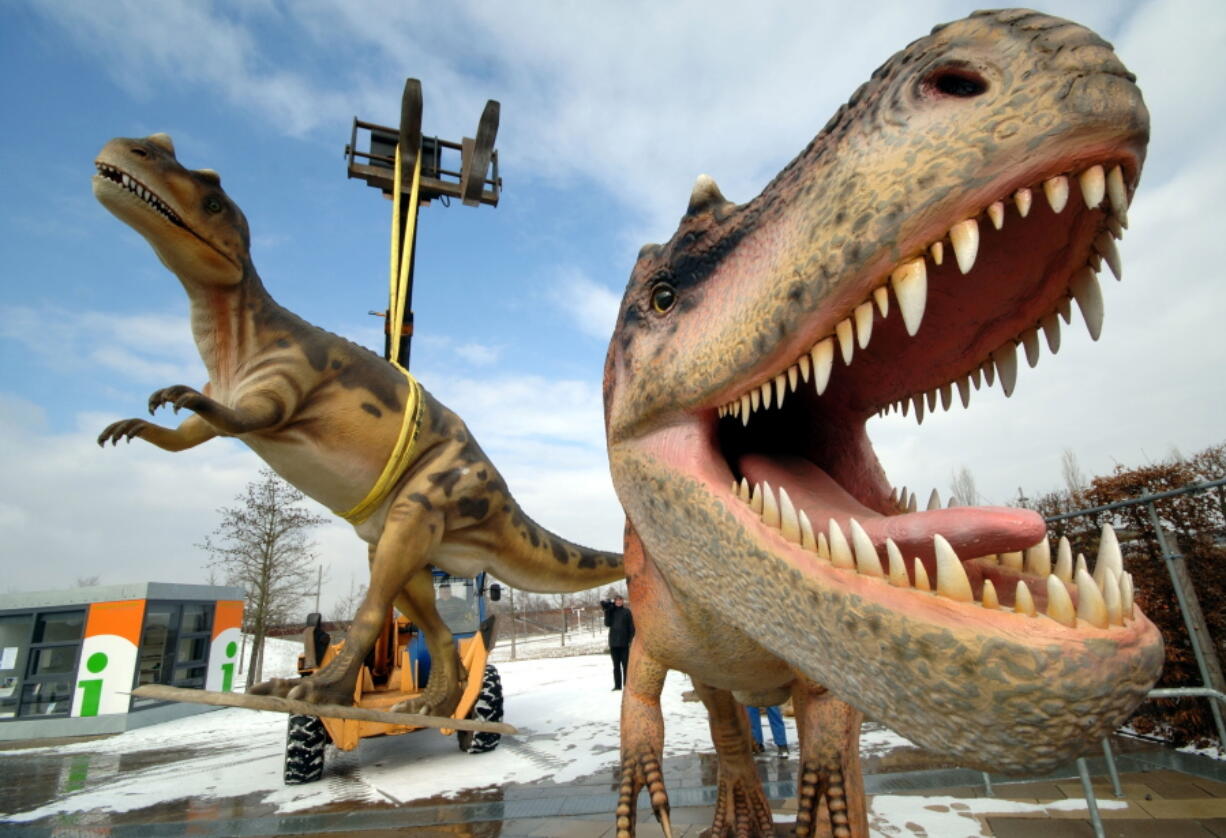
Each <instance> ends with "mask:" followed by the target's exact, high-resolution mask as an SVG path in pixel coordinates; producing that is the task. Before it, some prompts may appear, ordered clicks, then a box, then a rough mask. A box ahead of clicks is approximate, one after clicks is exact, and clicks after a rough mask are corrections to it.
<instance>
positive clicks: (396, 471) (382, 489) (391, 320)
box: [336, 143, 422, 526]
mask: <svg viewBox="0 0 1226 838" xmlns="http://www.w3.org/2000/svg"><path fill="white" fill-rule="evenodd" d="M400 173H401V168H400V145H399V143H398V144H397V145H396V166H395V174H394V179H393V181H392V182H393V183H394V184H395V189H394V190H393V192H392V254H391V260H390V261H391V270H390V279H389V288H388V307H387V330H388V336H389V340H388V346H389V347H390V349H389V352H388V354H389V355H390V357H389V358H388V360H389V361H391V363H392V366H394V367H395V368H396V369H398V370H400V372H402V373H404V377H405V378H406V379H408V382H409V392H408V397H407V399H406V401H405V405H404V420H403V421H402V422H401V425H400V436H399V437H398V438H397V439H396V447H394V448H393V449H392V453H391V456H390V457H388V459H387V464H386V465H384V466H383V473H382V474H380V475H379V479H378V480H376V481H375V485H374V486H372V487H371V489H370V491H369V492H367V493H366V497H364V498H362V500H361V501H360V502H359V503H358V504H357V505H356V506H354V507H353V508H352V509H350V510H348V511H347V512H337V513H336V514H338V515H340V516H341V517H342V518H344V519H345V520H346V521H348V522H349V523H351V524H353V525H354V526H356V525H358V524H360V523H362V522H363V521H365V520H366V519H367V518H369V517H370V516H371V515H373V514H374V512H375V510H376V509H378V508H379V507H380V506H381V505H382V504H383V502H384V501H385V500H387V496H388V495H389V494H390V493H391V491H392V488H393V487H394V486H395V485H396V483H397V481H399V480H400V477H401V476H402V475H403V474H404V472H405V469H407V468H408V466H409V461H410V459H411V458H412V456H413V443H414V442H416V441H417V431H418V428H419V427H420V426H421V404H422V399H421V385H420V384H418V383H417V379H416V378H414V377H413V374H412V373H410V372H409V371H408V370H406V369H405V368H404V367H402V366H401V365H400V333H401V330H402V329H403V326H404V297H405V295H404V288H405V286H406V285H407V284H408V281H409V265H410V263H411V262H412V261H413V233H414V230H415V228H416V227H417V196H418V190H419V188H420V186H421V150H420V149H418V153H417V156H416V159H415V161H414V163H413V185H412V187H411V188H410V190H409V213H408V216H409V217H408V221H407V223H406V224H405V231H404V239H403V241H402V240H401V236H400Z"/></svg>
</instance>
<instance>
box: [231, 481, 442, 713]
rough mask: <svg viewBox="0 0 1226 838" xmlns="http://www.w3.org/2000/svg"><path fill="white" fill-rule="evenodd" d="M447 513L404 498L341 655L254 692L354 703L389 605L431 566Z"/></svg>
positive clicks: (388, 525) (392, 515)
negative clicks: (311, 672)
mask: <svg viewBox="0 0 1226 838" xmlns="http://www.w3.org/2000/svg"><path fill="white" fill-rule="evenodd" d="M443 526H444V522H443V516H442V513H441V512H439V511H438V510H437V509H433V508H431V509H427V508H426V506H425V505H424V504H421V503H418V502H417V501H415V500H412V499H411V498H407V497H398V498H397V499H396V500H395V501H394V502H393V504H392V507H391V509H389V510H388V513H387V521H386V522H385V523H384V525H383V532H382V534H381V535H380V536H379V542H378V544H376V545H375V547H374V550H373V553H372V556H373V559H372V561H371V567H370V586H369V587H368V588H367V589H366V596H365V597H364V598H363V600H362V605H361V606H360V607H359V608H358V613H357V615H356V616H355V617H354V620H353V623H352V624H351V625H350V626H349V631H348V632H347V633H346V634H345V643H344V645H343V646H342V647H341V651H340V654H338V655H337V656H336V657H335V658H333V659H332V661H331V662H330V663H329V664H328V665H327V666H325V667H324V668H323V669H321V670H319V671H318V672H316V673H315V674H314V675H310V676H307V677H306V678H300V679H283V678H274V679H272V680H270V681H265V682H264V683H262V684H257V685H255V686H254V687H252V688H251V689H250V690H248V692H251V693H254V694H257V695H261V694H272V695H281V696H288V697H289V698H294V699H298V700H300V701H311V702H315V703H317V704H352V703H353V689H354V685H355V684H356V683H357V678H358V674H359V673H360V672H361V670H362V664H363V663H364V662H365V660H366V655H367V653H368V652H369V651H370V649H371V647H372V646H373V645H374V643H375V641H376V640H377V639H378V637H379V632H380V631H381V630H382V628H383V622H384V620H385V619H387V612H388V609H389V608H391V607H392V602H393V600H395V599H396V598H397V597H398V596H400V595H401V594H402V593H403V592H404V589H405V588H406V586H408V584H409V580H410V579H412V578H413V576H414V575H415V574H417V573H418V572H419V571H421V570H422V569H423V568H424V567H425V566H426V560H427V557H428V556H429V554H430V551H431V550H433V549H434V548H435V547H437V546H438V543H439V542H440V541H441V540H442V535H443Z"/></svg>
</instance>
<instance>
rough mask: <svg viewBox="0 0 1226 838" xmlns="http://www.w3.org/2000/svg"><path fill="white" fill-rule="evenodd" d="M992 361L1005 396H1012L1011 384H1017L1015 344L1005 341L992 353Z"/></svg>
mask: <svg viewBox="0 0 1226 838" xmlns="http://www.w3.org/2000/svg"><path fill="white" fill-rule="evenodd" d="M992 361H993V362H994V363H995V364H996V375H997V376H998V377H999V378H1000V386H1001V389H1003V390H1004V391H1005V395H1006V396H1012V395H1013V386H1014V385H1015V384H1017V344H1015V343H1014V342H1013V341H1011V340H1007V341H1005V343H1004V345H1003V346H1000V347H998V348H997V349H996V351H995V352H993V353H992Z"/></svg>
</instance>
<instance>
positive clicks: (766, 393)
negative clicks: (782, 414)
mask: <svg viewBox="0 0 1226 838" xmlns="http://www.w3.org/2000/svg"><path fill="white" fill-rule="evenodd" d="M758 392H759V393H761V394H762V395H761V397H760V399H759V401H760V402H761V403H762V407H764V408H768V407H770V406H771V401H772V399H773V397H774V395H775V388H774V387H773V386H771V382H769V381H768V382H766V383H765V384H762V385H761V386H759V387H758Z"/></svg>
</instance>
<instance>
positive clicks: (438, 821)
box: [0, 737, 1226, 838]
mask: <svg viewBox="0 0 1226 838" xmlns="http://www.w3.org/2000/svg"><path fill="white" fill-rule="evenodd" d="M1114 741H1115V748H1116V753H1117V762H1118V765H1119V770H1120V771H1121V773H1122V775H1123V782H1124V791H1125V799H1124V800H1117V799H1116V798H1115V797H1114V795H1113V793H1112V790H1111V788H1110V786H1109V785H1108V784H1107V772H1106V765H1105V762H1104V760H1103V759H1102V758H1101V757H1100V758H1097V759H1091V760H1089V762H1090V770H1091V774H1092V775H1093V776H1094V778H1095V784H1096V790H1097V793H1098V795H1099V801H1100V805H1101V806H1102V810H1103V816H1104V821H1105V823H1106V824H1107V827H1108V830H1107V834H1108V835H1113V836H1115V835H1118V836H1142V835H1144V836H1173V837H1174V838H1178V836H1183V835H1188V836H1196V838H1204V837H1205V836H1214V835H1216V836H1226V763H1223V762H1220V761H1218V760H1213V759H1210V758H1208V757H1203V756H1195V755H1188V754H1181V753H1177V752H1174V751H1171V750H1169V749H1165V748H1162V747H1160V746H1157V745H1154V744H1152V743H1145V742H1140V741H1137V740H1131V739H1121V738H1118V737H1117V738H1116V739H1115V740H1114ZM39 744H42V745H45V744H46V743H39ZM506 745H507V746H510V747H516V745H515V744H514V743H513V742H508V743H506ZM521 747H522V746H521ZM195 753H197V754H199V753H200V751H199V750H198V749H197V750H196V751H195ZM182 756H183V752H182V751H181V750H178V749H172V748H166V749H158V750H148V751H142V752H139V753H135V754H130V755H129V754H106V753H71V754H64V755H60V754H57V753H56V752H55V751H53V750H39V751H36V752H32V753H28V754H23V753H21V752H20V751H11V750H9V751H5V752H3V753H0V811H5V812H17V811H28V810H30V809H32V808H35V807H37V806H39V805H42V804H45V803H47V802H49V801H52V800H55V799H57V798H59V797H61V796H63V795H66V794H70V793H73V792H76V791H80V790H82V789H87V788H89V787H90V786H91V785H97V784H100V783H103V782H105V781H106V780H107V779H109V778H113V777H114V776H115V775H116V774H120V773H123V772H128V771H137V770H140V769H143V768H148V767H151V766H156V765H167V764H171V763H173V762H175V761H176V760H178V759H181V758H182ZM337 756H338V757H339V758H338V759H335V760H333V761H332V762H330V764H329V769H328V774H327V775H326V776H325V778H324V780H322V781H321V782H324V783H342V784H343V783H345V782H347V781H348V780H347V777H346V773H347V772H352V771H355V770H356V769H357V765H358V762H357V759H356V758H355V757H353V756H352V755H347V754H338V755H337ZM863 762H864V770H865V775H866V777H865V786H866V790H867V791H868V793H869V794H870V795H871V796H873V798H874V802H873V812H874V813H875V815H880V813H879V812H878V810H879V809H882V808H883V806H882V805H881V804H883V803H884V802H885V801H891V805H905V802H906V800H907V796H915V795H923V796H924V798H923V800H922V801H920V803H921V804H922V805H924V808H925V809H926V810H928V811H930V812H933V813H938V814H943V815H946V816H948V817H953V818H955V819H956V818H957V817H958V815H959V813H960V814H961V816H962V818H963V819H966V818H971V819H973V820H974V821H975V823H969V822H967V823H966V826H967V828H968V829H970V830H971V831H969V832H966V833H958V834H971V835H974V834H983V835H995V836H997V838H1027V836H1042V838H1063V836H1066V835H1067V836H1083V835H1084V836H1089V835H1092V834H1093V833H1092V832H1091V831H1090V825H1089V819H1088V813H1087V812H1086V809H1085V808H1084V804H1081V805H1080V806H1078V805H1072V806H1070V805H1067V804H1071V803H1074V802H1075V799H1076V798H1080V797H1081V796H1082V790H1081V786H1080V783H1079V781H1078V779H1077V773H1076V770H1075V768H1074V767H1073V766H1072V765H1070V766H1068V767H1066V769H1064V770H1062V771H1057V772H1053V773H1052V774H1050V775H1045V776H1042V777H1031V778H1026V779H1025V780H1023V781H1018V780H1016V779H1010V778H1005V777H992V778H991V780H992V789H991V793H990V794H989V792H988V789H987V788H986V787H985V785H984V782H983V776H982V775H981V774H980V773H979V772H974V771H969V770H965V769H958V768H954V767H951V766H949V765H947V764H945V763H943V762H942V761H940V760H939V759H935V758H933V757H932V756H931V755H929V754H927V753H926V752H924V751H922V750H920V749H918V748H913V747H893V748H889V749H886V750H883V751H882V752H880V753H871V752H869V753H866V754H865V755H864V757H863ZM796 767H797V766H796V762H795V759H792V760H787V761H781V760H778V759H763V760H761V761H759V763H758V770H759V775H760V777H761V779H762V780H763V783H764V786H765V789H766V793H767V796H768V798H769V799H770V800H771V802H772V807H773V808H774V809H775V811H776V812H777V815H778V817H777V820H779V821H784V820H787V819H789V817H790V815H791V813H794V811H795V795H796V785H797V779H798V778H797V777H796ZM664 774H665V777H666V778H667V782H668V784H669V790H670V801H671V805H672V811H673V824H674V830H673V834H674V835H675V836H677V838H697V836H698V835H699V833H700V832H701V831H702V829H703V828H704V827H705V826H706V825H707V824H709V823H710V819H711V814H712V805H713V802H714V795H715V789H714V783H715V760H714V757H713V756H712V755H710V754H695V755H687V756H681V757H672V758H668V759H665V760H664ZM184 795H185V796H184V797H183V798H181V799H179V800H177V801H174V802H172V803H165V804H160V805H156V806H150V807H145V808H141V809H133V810H131V811H127V812H109V811H91V812H80V813H73V814H61V815H53V816H49V817H46V818H43V819H41V820H38V821H34V822H30V823H12V822H9V823H2V822H0V834H3V835H5V836H14V838H24V837H25V836H30V838H76V836H114V837H115V838H174V837H175V836H202V837H203V838H210V837H211V836H267V835H279V836H295V835H300V836H307V835H321V834H326V835H332V836H353V838H380V837H381V836H391V835H396V836H413V838H430V836H473V837H474V838H477V837H478V836H480V837H481V838H484V836H505V838H521V836H538V837H539V838H549V837H552V838H569V836H606V835H608V834H611V832H612V828H613V817H612V812H613V808H614V806H615V803H616V796H617V779H616V776H615V772H614V770H613V769H609V770H607V771H604V772H600V773H597V774H595V775H591V776H588V777H583V778H580V779H577V780H575V781H572V782H568V783H564V784H555V783H549V782H535V783H531V784H516V783H508V784H504V785H501V786H496V787H490V788H485V789H470V790H467V791H465V792H463V793H461V794H458V795H454V796H451V795H449V796H447V797H436V798H427V799H421V800H414V801H392V800H388V801H386V802H371V801H354V800H349V801H344V802H338V803H333V804H329V805H327V806H322V807H317V808H313V809H310V810H307V811H302V812H296V813H289V814H287V813H280V814H279V813H278V811H277V808H276V806H275V805H272V804H270V803H266V802H263V801H264V798H266V797H267V794H266V793H263V792H261V793H255V794H251V795H247V796H240V797H224V798H215V797H203V796H191V795H192V793H191V790H190V789H184ZM900 801H901V803H900ZM1061 801H1065V803H1061ZM1018 805H1029V809H1027V810H1026V811H1021V812H1020V813H1019V811H1018V810H1017V806H1018ZM921 811H923V810H921ZM639 812H640V821H641V822H642V824H643V827H642V828H641V829H640V834H641V835H644V836H647V835H659V834H660V830H659V827H657V826H655V825H654V822H653V819H652V817H651V814H650V807H649V806H648V805H647V804H646V801H645V799H642V800H640V805H639ZM881 817H883V816H881ZM914 820H922V819H913V820H912V821H911V822H908V821H907V819H905V818H903V819H898V818H895V819H893V820H881V819H880V817H878V819H877V820H875V821H874V828H875V830H876V834H879V835H930V836H932V838H937V836H944V835H946V834H948V833H946V832H941V831H926V830H925V828H924V827H923V826H922V825H921V823H917V822H914Z"/></svg>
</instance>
